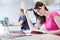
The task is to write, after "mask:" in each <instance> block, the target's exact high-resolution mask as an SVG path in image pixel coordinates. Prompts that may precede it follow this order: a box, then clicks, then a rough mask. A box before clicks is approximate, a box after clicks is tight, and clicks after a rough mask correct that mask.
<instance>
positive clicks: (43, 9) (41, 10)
mask: <svg viewBox="0 0 60 40" xmlns="http://www.w3.org/2000/svg"><path fill="white" fill-rule="evenodd" d="M36 13H37V14H38V15H40V16H43V15H44V14H45V7H44V6H42V7H39V9H36Z"/></svg>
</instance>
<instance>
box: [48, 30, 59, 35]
mask: <svg viewBox="0 0 60 40" xmlns="http://www.w3.org/2000/svg"><path fill="white" fill-rule="evenodd" d="M48 33H50V34H60V30H56V31H50V32H48Z"/></svg>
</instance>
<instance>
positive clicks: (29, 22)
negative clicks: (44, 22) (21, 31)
mask: <svg viewBox="0 0 60 40" xmlns="http://www.w3.org/2000/svg"><path fill="white" fill-rule="evenodd" d="M26 18H27V22H28V25H29V27H30V28H33V27H34V25H33V24H32V22H31V20H30V19H29V17H27V16H26Z"/></svg>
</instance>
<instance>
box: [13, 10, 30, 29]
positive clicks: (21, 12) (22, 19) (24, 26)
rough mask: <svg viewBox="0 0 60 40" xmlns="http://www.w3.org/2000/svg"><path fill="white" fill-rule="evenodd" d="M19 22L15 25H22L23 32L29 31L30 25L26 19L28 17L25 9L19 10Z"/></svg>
mask: <svg viewBox="0 0 60 40" xmlns="http://www.w3.org/2000/svg"><path fill="white" fill-rule="evenodd" d="M19 15H20V17H19V20H18V22H16V23H14V25H20V26H22V27H21V30H29V29H30V28H29V25H28V23H27V19H26V16H25V15H24V10H23V9H19Z"/></svg>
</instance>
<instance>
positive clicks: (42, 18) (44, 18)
mask: <svg viewBox="0 0 60 40" xmlns="http://www.w3.org/2000/svg"><path fill="white" fill-rule="evenodd" d="M43 5H44V4H43V3H42V2H39V1H38V2H36V4H35V8H34V9H39V7H42V6H43ZM44 6H45V5H44ZM45 10H47V11H48V9H47V8H46V6H45ZM33 12H34V15H35V16H36V19H39V20H40V24H43V23H44V22H45V21H46V17H45V16H44V15H43V16H40V15H38V14H37V13H36V12H35V11H34V10H33Z"/></svg>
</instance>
